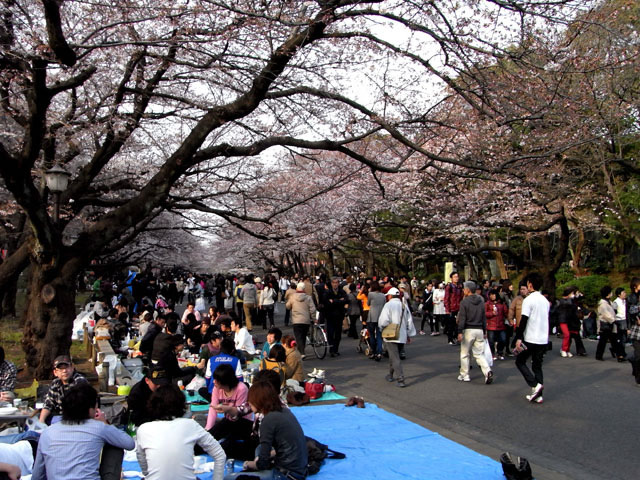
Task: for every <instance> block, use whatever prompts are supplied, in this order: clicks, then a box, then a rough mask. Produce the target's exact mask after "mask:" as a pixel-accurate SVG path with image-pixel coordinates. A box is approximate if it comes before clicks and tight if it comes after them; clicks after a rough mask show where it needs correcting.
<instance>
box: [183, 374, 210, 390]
mask: <svg viewBox="0 0 640 480" xmlns="http://www.w3.org/2000/svg"><path fill="white" fill-rule="evenodd" d="M206 385H207V381H206V380H205V379H204V378H203V377H201V376H200V375H196V376H195V377H193V380H191V381H190V382H189V384H188V385H187V386H186V387H185V389H186V390H195V391H196V392H197V391H198V390H200V389H201V388H202V387H205V386H206Z"/></svg>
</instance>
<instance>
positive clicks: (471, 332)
mask: <svg viewBox="0 0 640 480" xmlns="http://www.w3.org/2000/svg"><path fill="white" fill-rule="evenodd" d="M469 351H471V353H472V354H473V358H474V359H475V361H476V363H477V364H478V366H479V367H480V369H481V370H482V373H483V374H484V376H485V377H486V376H487V374H488V373H489V372H490V371H491V368H490V367H489V364H488V363H487V359H486V358H484V332H483V331H482V330H481V329H480V328H467V329H465V330H464V331H463V332H462V344H461V345H460V375H462V376H463V377H468V376H469Z"/></svg>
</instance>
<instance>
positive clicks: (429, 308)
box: [420, 282, 440, 336]
mask: <svg viewBox="0 0 640 480" xmlns="http://www.w3.org/2000/svg"><path fill="white" fill-rule="evenodd" d="M422 295H423V296H422V302H421V303H422V322H421V323H420V335H426V334H427V333H426V332H425V331H424V324H425V323H426V322H429V328H430V329H431V336H434V335H439V334H440V322H439V319H437V318H434V316H433V283H431V282H429V283H427V286H426V288H425V289H424V292H423V294H422Z"/></svg>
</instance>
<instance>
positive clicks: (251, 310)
mask: <svg viewBox="0 0 640 480" xmlns="http://www.w3.org/2000/svg"><path fill="white" fill-rule="evenodd" d="M242 309H243V310H244V319H245V322H246V325H247V330H253V320H256V306H255V304H253V303H244V302H243V304H242Z"/></svg>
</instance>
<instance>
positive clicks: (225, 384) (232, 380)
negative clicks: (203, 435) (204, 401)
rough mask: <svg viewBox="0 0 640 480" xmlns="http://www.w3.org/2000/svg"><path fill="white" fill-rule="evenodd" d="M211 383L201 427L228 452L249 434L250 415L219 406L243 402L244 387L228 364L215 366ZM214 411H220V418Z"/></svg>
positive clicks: (251, 422) (251, 416)
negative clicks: (203, 423)
mask: <svg viewBox="0 0 640 480" xmlns="http://www.w3.org/2000/svg"><path fill="white" fill-rule="evenodd" d="M213 383H214V387H213V391H212V392H211V404H210V405H209V415H208V416H207V424H206V427H205V429H206V430H207V431H208V432H209V433H210V434H211V435H213V437H214V438H215V439H216V440H220V444H221V445H222V448H224V450H225V452H227V454H229V453H230V452H231V451H232V449H233V446H234V444H235V443H236V442H238V441H244V439H247V438H249V436H250V435H251V426H252V425H253V414H252V413H251V412H248V413H247V414H246V415H244V416H232V415H231V414H229V413H227V412H228V410H229V409H228V408H221V407H222V406H225V407H237V406H240V405H242V404H243V403H245V402H246V401H247V392H248V388H247V385H246V384H245V383H244V382H241V381H239V380H238V378H237V377H236V375H235V372H234V370H233V368H232V367H231V365H229V364H228V363H223V364H221V365H218V366H217V367H216V369H215V370H214V372H213ZM218 413H224V417H223V418H218Z"/></svg>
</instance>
